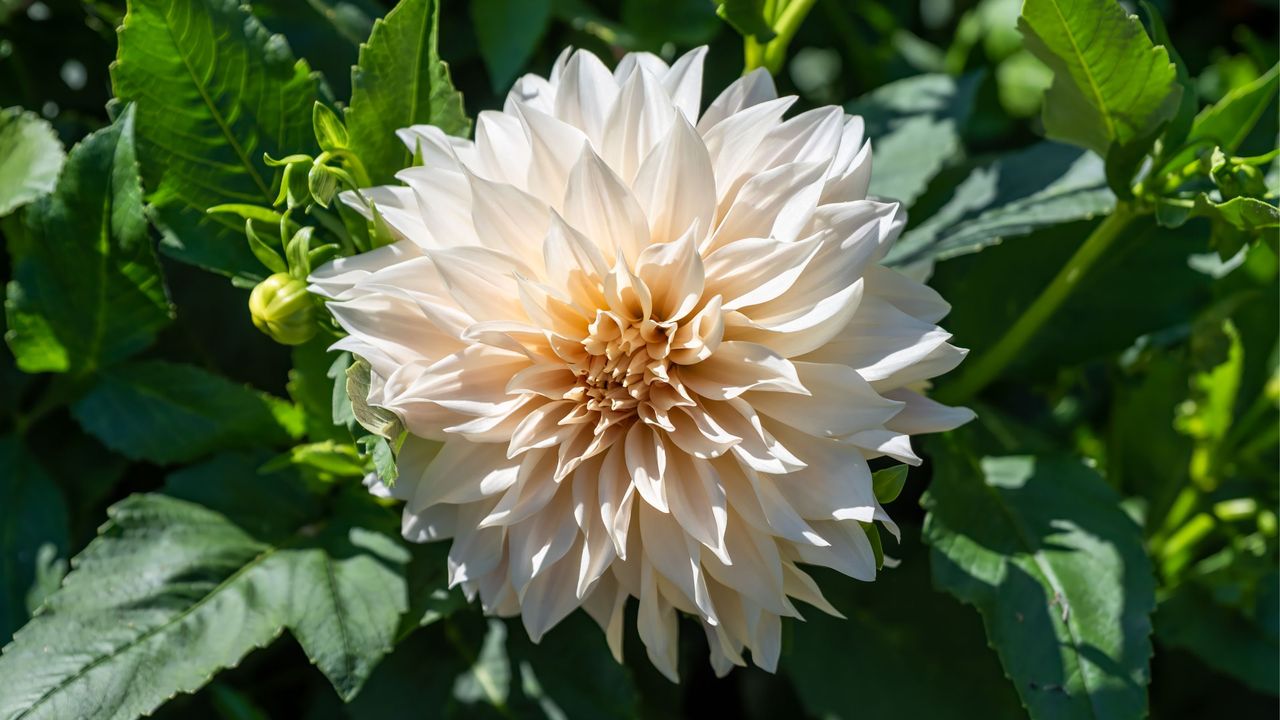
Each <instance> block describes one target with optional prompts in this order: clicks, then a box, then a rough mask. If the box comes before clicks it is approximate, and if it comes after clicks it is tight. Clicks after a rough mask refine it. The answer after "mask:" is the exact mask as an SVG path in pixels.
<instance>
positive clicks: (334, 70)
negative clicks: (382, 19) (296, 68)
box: [253, 0, 386, 98]
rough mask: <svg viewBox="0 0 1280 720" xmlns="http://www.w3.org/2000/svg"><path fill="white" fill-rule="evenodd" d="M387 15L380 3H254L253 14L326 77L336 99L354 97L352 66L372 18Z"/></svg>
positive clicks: (335, 0)
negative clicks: (285, 38)
mask: <svg viewBox="0 0 1280 720" xmlns="http://www.w3.org/2000/svg"><path fill="white" fill-rule="evenodd" d="M384 12H386V8H385V7H382V6H381V5H380V4H379V3H378V2H377V0H305V2H298V0H254V3H253V13H254V14H255V15H257V16H258V17H259V18H261V20H262V22H263V24H265V25H266V26H267V27H268V28H269V29H270V30H271V31H272V32H277V33H281V34H283V35H284V36H285V37H287V38H288V39H289V45H290V46H291V47H292V48H293V51H294V53H295V54H296V55H297V56H298V57H300V58H304V59H305V60H306V61H307V64H309V65H310V66H311V67H312V68H313V69H315V70H317V71H319V72H321V73H323V74H324V78H325V83H326V84H327V85H328V86H329V87H331V88H332V89H333V94H334V96H335V97H339V98H349V97H351V66H352V65H355V64H356V54H357V51H358V48H359V46H360V43H362V42H364V41H365V40H366V39H367V38H368V37H369V31H370V30H372V29H373V18H376V17H378V16H380V15H382V14H383V13H384Z"/></svg>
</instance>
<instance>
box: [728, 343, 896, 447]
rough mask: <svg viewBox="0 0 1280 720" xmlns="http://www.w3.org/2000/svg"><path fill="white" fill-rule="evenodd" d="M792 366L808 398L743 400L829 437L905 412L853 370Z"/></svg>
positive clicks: (783, 396) (767, 395)
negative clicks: (807, 393)
mask: <svg viewBox="0 0 1280 720" xmlns="http://www.w3.org/2000/svg"><path fill="white" fill-rule="evenodd" d="M725 344H728V343H725ZM792 367H793V368H795V372H796V376H797V378H798V379H799V384H800V385H801V387H803V388H805V389H806V390H807V391H808V392H809V395H808V396H799V395H786V394H782V393H767V392H751V393H749V394H748V395H747V396H744V398H743V399H744V400H746V401H747V402H748V403H750V404H751V406H752V407H754V408H755V409H756V410H758V411H759V412H761V413H763V414H765V415H768V416H769V417H771V418H773V419H775V420H777V421H778V422H781V423H783V424H784V425H790V426H791V427H793V428H795V429H797V430H800V431H802V432H805V433H808V434H810V435H813V436H814V437H828V438H841V437H846V436H848V435H852V434H853V433H856V432H860V431H862V430H870V429H875V428H879V427H882V426H883V425H884V423H886V422H888V421H889V419H890V418H892V417H893V416H894V415H896V414H898V412H899V411H901V410H902V407H903V404H902V403H901V402H897V401H895V400H887V399H885V398H883V397H881V396H880V395H879V394H878V393H876V391H875V390H873V389H871V386H870V385H869V384H867V381H866V380H863V379H862V376H861V375H858V373H856V372H854V370H853V368H850V367H846V366H844V365H828V364H823V363H804V362H796V363H792Z"/></svg>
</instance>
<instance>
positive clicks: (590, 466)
mask: <svg viewBox="0 0 1280 720" xmlns="http://www.w3.org/2000/svg"><path fill="white" fill-rule="evenodd" d="M705 54H706V51H705V48H702V49H698V50H695V51H693V52H690V53H688V54H687V55H685V56H683V57H681V58H680V59H679V60H677V61H676V62H675V64H674V65H671V66H670V67H668V66H667V64H666V63H664V62H663V61H662V60H660V59H659V58H657V57H655V56H653V55H649V54H644V53H636V54H631V55H627V56H626V57H624V58H623V59H622V61H621V62H620V63H619V64H618V67H617V69H616V70H614V71H612V72H610V71H609V70H608V69H607V68H606V67H605V65H604V64H603V63H602V62H601V61H600V60H599V59H598V58H597V57H596V56H595V55H592V54H591V53H589V52H584V51H578V52H574V53H572V54H570V53H569V52H568V51H566V53H565V54H564V55H562V56H561V58H560V60H559V61H558V62H557V63H556V65H555V67H554V69H553V70H552V72H551V76H550V77H549V78H546V79H544V78H541V77H537V76H533V75H528V76H525V77H524V78H522V79H520V80H519V81H518V82H517V83H516V86H515V88H514V89H513V90H512V91H511V93H510V95H509V96H508V97H507V100H506V105H505V107H504V109H503V111H502V112H485V113H481V114H480V117H479V118H478V122H477V126H476V137H475V140H474V141H472V140H462V139H458V138H453V137H448V136H446V135H444V134H443V133H441V132H440V131H439V130H438V129H437V128H434V127H429V126H414V127H410V128H406V129H404V130H402V131H401V132H400V135H401V137H402V138H403V139H404V141H405V143H406V144H408V145H409V146H410V147H411V148H415V149H416V150H417V151H418V152H419V154H420V156H421V158H422V162H423V164H422V165H421V166H419V167H411V168H406V169H405V170H403V171H402V172H400V173H399V175H398V176H397V177H398V178H399V179H400V180H402V181H403V182H404V186H394V187H377V188H372V189H369V190H366V191H363V195H364V196H365V197H366V198H367V199H368V200H369V201H370V202H372V203H373V205H374V206H375V207H376V208H377V210H378V212H379V213H380V214H381V215H382V217H383V218H385V220H386V222H387V223H388V225H389V226H390V227H391V228H392V229H393V231H394V232H395V234H397V236H398V237H399V238H401V239H400V240H399V241H398V242H396V243H395V244H392V245H390V246H387V247H383V248H381V249H378V250H375V251H373V252H370V253H366V254H363V255H359V256H356V257H350V258H345V259H341V260H337V261H335V262H333V263H331V264H329V265H328V266H326V267H325V268H323V269H321V270H320V271H318V272H316V273H315V274H314V275H313V276H312V278H311V281H312V290H313V292H315V293H317V294H319V295H322V296H324V297H326V298H328V299H329V302H328V303H327V307H328V308H329V310H330V312H332V313H333V316H334V317H335V318H336V319H337V321H338V322H339V323H340V324H341V325H342V327H343V328H345V329H346V331H347V332H348V333H349V335H348V336H347V337H346V338H345V339H343V340H342V341H340V342H339V343H338V344H337V345H336V347H338V348H341V349H345V350H349V351H351V352H352V353H354V354H355V355H357V356H359V357H360V358H363V359H364V360H365V361H367V362H368V364H369V365H370V367H371V377H370V385H369V390H368V396H367V398H357V401H363V400H366V399H367V402H368V403H369V404H370V405H372V406H376V407H380V408H385V409H386V410H389V411H390V412H391V413H394V415H395V416H396V417H397V418H398V419H399V420H400V422H402V423H403V427H404V428H405V429H406V430H407V431H408V433H409V435H408V439H407V441H406V442H405V444H404V445H403V447H402V448H401V450H400V452H399V456H398V458H397V461H398V467H399V479H398V481H397V482H396V484H395V486H394V488H393V489H392V491H391V492H392V494H393V495H394V496H395V497H397V498H400V499H402V500H404V501H405V503H406V505H405V509H404V528H403V529H404V535H405V537H407V538H408V539H410V540H413V541H429V540H437V539H441V538H451V539H452V545H451V549H450V552H449V561H448V564H449V567H448V570H449V579H450V582H451V583H452V584H454V585H461V586H462V588H463V589H464V590H465V592H466V593H467V594H468V595H469V596H471V597H474V596H475V595H479V598H480V602H481V604H482V606H483V608H484V610H485V611H486V612H489V613H493V614H498V615H503V616H509V615H516V614H519V615H520V616H521V617H522V618H523V621H524V625H525V627H526V628H527V629H528V632H529V634H530V636H531V637H532V638H533V639H534V640H535V641H536V640H538V639H539V638H540V637H541V636H542V634H543V633H544V632H546V631H547V630H548V629H549V628H551V627H552V626H553V625H555V624H556V623H557V622H559V621H560V620H561V619H562V618H564V617H565V616H566V615H567V614H569V613H570V612H572V611H573V610H574V609H575V608H577V607H579V606H581V607H583V608H585V609H586V611H587V612H588V613H590V614H591V616H592V617H593V618H595V619H596V621H597V622H598V623H599V624H600V626H601V627H602V628H603V629H604V630H605V632H606V635H607V637H608V641H609V644H610V647H611V648H612V650H613V652H614V654H615V656H618V657H620V656H621V644H622V636H623V621H624V607H625V605H626V602H627V599H628V598H630V597H635V598H638V600H639V612H638V631H639V636H640V638H641V640H642V641H643V642H644V644H645V646H646V649H647V650H648V654H649V657H650V658H651V660H652V661H653V663H654V664H655V665H656V666H657V667H658V668H659V669H660V670H661V671H662V672H663V673H665V674H666V675H667V676H669V677H671V678H672V679H673V680H674V679H675V678H676V677H677V675H676V649H677V642H676V632H677V630H676V628H677V615H676V611H682V612H685V613H689V614H690V615H695V616H697V617H698V618H699V619H700V621H701V624H702V626H703V628H704V629H705V630H706V633H707V636H708V638H709V640H710V647H711V661H712V664H713V665H714V666H715V669H716V670H717V672H719V673H725V672H728V670H729V669H730V668H731V667H732V665H734V664H738V665H742V664H744V660H743V650H744V649H747V650H750V654H751V658H752V660H753V661H754V662H755V663H756V664H757V665H759V666H761V667H764V668H766V669H769V670H772V669H774V668H775V667H776V664H777V661H778V653H779V649H780V647H779V646H780V630H781V618H782V617H800V613H799V611H798V610H797V608H796V606H795V604H794V602H793V601H795V600H799V601H802V602H804V603H807V604H809V605H812V606H814V607H817V608H819V609H822V610H824V611H826V612H831V613H834V612H835V610H834V609H833V608H832V607H831V606H830V605H829V604H828V603H827V602H826V600H825V599H824V598H823V597H822V594H821V592H820V591H819V589H818V587H817V585H816V584H815V583H814V581H813V580H812V579H811V578H810V576H809V575H808V574H806V572H805V571H804V569H803V566H805V565H821V566H825V567H830V568H833V569H835V570H838V571H840V572H842V573H844V574H846V575H849V576H852V577H854V578H857V579H859V580H872V579H874V577H875V574H876V563H875V559H874V555H873V551H872V546H871V543H870V542H869V540H868V538H867V536H866V534H865V533H864V530H863V527H862V525H861V523H870V522H873V521H880V522H882V523H884V524H885V525H886V526H887V527H888V528H889V529H890V530H891V531H895V532H896V527H895V526H894V525H893V524H892V523H891V521H890V520H889V518H888V516H887V515H886V514H885V512H884V510H883V509H882V508H881V507H880V505H879V503H877V502H876V498H875V495H874V494H873V492H872V485H871V473H870V471H869V470H868V467H867V461H868V460H870V459H872V458H878V457H881V456H888V457H890V458H895V459H897V460H900V461H902V462H907V463H912V464H915V463H918V462H919V459H918V458H917V457H916V456H915V455H914V454H913V453H912V450H911V443H910V440H909V436H911V435H913V434H915V433H926V432H935V431H941V430H947V429H950V428H952V427H955V426H957V425H959V424H961V423H963V422H965V421H966V420H968V419H969V418H970V417H971V414H970V413H969V411H968V410H964V409H957V408H949V407H945V406H943V405H940V404H938V403H936V402H933V401H931V400H928V399H926V398H925V397H924V396H923V395H921V394H920V393H919V392H918V391H917V390H918V389H919V388H921V387H922V386H923V385H924V384H925V381H926V380H927V379H928V378H932V377H934V376H936V375H939V374H941V373H944V372H946V371H948V370H950V369H951V368H953V367H954V366H955V365H956V364H957V363H959V362H960V360H961V358H962V357H963V356H964V351H963V350H960V349H957V348H955V347H953V346H952V345H950V344H948V343H947V340H948V338H949V337H950V336H949V335H948V334H947V333H946V332H945V331H943V330H942V329H941V328H939V327H938V326H937V325H936V324H935V323H936V322H937V321H938V320H939V319H940V318H941V317H942V316H943V315H945V314H946V312H947V310H948V306H947V304H946V303H945V302H943V300H942V299H941V298H940V297H939V296H938V295H937V294H936V293H934V292H933V291H932V290H930V289H928V288H926V287H925V286H923V285H921V284H919V283H917V282H915V281H912V280H909V279H907V278H905V277H903V276H902V275H900V274H898V273H896V272H894V271H892V270H889V269H886V268H884V267H882V266H880V265H879V264H878V262H879V260H880V258H882V257H883V256H884V254H885V251H886V250H887V249H888V247H889V245H890V243H891V242H893V240H894V238H895V237H896V236H897V235H898V233H899V231H900V230H901V229H902V226H903V223H904V222H905V216H904V213H903V211H902V210H901V208H900V207H899V206H898V205H897V204H896V203H892V202H880V201H877V200H870V199H867V197H866V193H867V183H868V181H869V179H870V176H871V147H870V144H869V143H867V142H866V141H865V138H864V137H863V123H862V120H861V119H860V118H858V117H851V116H848V115H846V114H845V113H844V112H843V111H842V110H841V109H840V108H838V107H824V108H819V109H817V110H811V111H809V112H805V113H801V114H799V115H796V116H795V117H792V118H791V119H789V120H784V119H783V116H784V114H785V113H786V112H787V110H788V108H789V107H790V106H791V105H792V103H793V102H794V101H795V98H791V97H788V98H778V97H776V93H775V91H774V87H773V83H772V80H771V79H770V77H769V75H768V74H767V73H765V72H763V71H757V72H754V73H751V74H749V75H747V76H746V77H743V78H742V79H740V80H738V81H737V82H735V83H733V84H732V85H731V86H730V87H729V88H728V89H727V90H725V91H724V92H723V93H721V95H720V96H719V97H718V98H716V100H715V101H714V102H712V103H711V105H710V106H709V107H708V108H707V109H706V111H705V112H702V113H699V112H698V110H699V108H700V105H701V84H702V61H703V56H704V55H705ZM346 200H347V202H349V203H351V204H353V205H354V206H356V207H357V208H362V207H363V206H362V204H361V203H360V202H359V201H358V200H356V199H355V198H353V197H347V198H346ZM365 212H367V210H365ZM912 388H915V389H912Z"/></svg>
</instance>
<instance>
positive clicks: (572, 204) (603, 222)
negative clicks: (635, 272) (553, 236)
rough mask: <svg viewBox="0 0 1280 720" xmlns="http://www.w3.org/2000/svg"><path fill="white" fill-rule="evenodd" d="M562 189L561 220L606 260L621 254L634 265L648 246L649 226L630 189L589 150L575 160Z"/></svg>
mask: <svg viewBox="0 0 1280 720" xmlns="http://www.w3.org/2000/svg"><path fill="white" fill-rule="evenodd" d="M564 187H565V193H564V203H563V207H564V219H565V220H567V221H568V222H569V224H570V225H572V226H573V227H574V228H575V229H577V230H578V231H579V232H581V233H582V234H583V235H585V236H586V237H588V238H590V239H591V240H592V241H594V242H595V243H596V245H597V246H598V247H599V248H600V252H601V253H602V254H603V255H604V256H605V257H606V258H612V257H614V256H616V255H617V254H618V253H621V254H622V256H623V257H624V258H626V260H627V262H629V263H634V262H635V261H636V259H637V258H638V257H639V256H640V251H641V250H643V249H644V248H645V246H647V245H648V244H649V224H648V221H647V220H645V217H644V211H643V210H641V208H640V204H639V203H638V202H636V198H635V196H634V195H633V194H632V193H631V189H630V188H628V187H627V186H626V185H625V184H624V183H623V182H622V180H621V179H620V178H619V177H618V176H617V174H616V173H614V172H613V170H610V169H609V166H608V165H606V164H605V163H604V161H603V160H601V159H600V157H599V156H598V155H596V154H595V152H594V151H592V150H590V149H587V150H584V151H583V153H582V156H581V157H580V158H578V162H577V164H575V165H574V166H573V171H572V172H571V173H570V175H569V179H568V182H567V184H566V185H565V186H564Z"/></svg>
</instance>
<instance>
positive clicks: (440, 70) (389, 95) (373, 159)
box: [347, 0, 471, 183]
mask: <svg viewBox="0 0 1280 720" xmlns="http://www.w3.org/2000/svg"><path fill="white" fill-rule="evenodd" d="M437 10H438V8H437V6H436V0H403V1H402V2H401V3H400V4H399V5H397V6H396V7H395V9H394V10H392V11H391V12H390V13H388V14H387V16H386V17H385V18H382V19H380V20H377V21H375V22H374V24H373V32H372V33H371V34H370V35H369V41H368V42H367V43H365V44H364V45H361V46H360V62H359V64H358V65H357V66H356V67H355V69H354V70H353V71H352V80H351V85H352V90H351V107H350V108H348V109H347V130H348V131H349V132H350V133H351V148H352V149H353V150H354V151H355V153H356V154H357V155H358V156H359V157H360V160H361V161H362V162H363V163H364V166H365V169H366V170H368V172H369V176H370V177H371V178H372V179H373V181H374V182H375V183H389V182H392V181H393V180H394V178H393V176H394V175H395V173H396V172H397V171H399V170H401V169H402V168H404V167H407V166H408V165H409V160H410V158H411V154H410V152H409V149H408V148H406V147H405V145H404V143H403V142H401V141H400V138H398V137H396V130H399V129H401V128H406V127H409V126H410V125H415V124H419V123H426V124H430V125H435V126H437V127H439V128H440V129H442V130H444V131H445V132H446V133H449V134H452V135H466V134H467V132H468V131H469V130H470V128H471V121H470V120H468V119H467V115H466V111H465V110H464V109H463V107H462V95H461V93H459V92H458V91H457V90H455V89H454V87H453V82H452V80H450V78H449V66H448V65H447V64H445V63H444V61H442V60H441V59H440V54H439V51H438V50H437V49H436V43H437V37H438V35H439V26H440V18H439V13H438V12H437Z"/></svg>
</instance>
